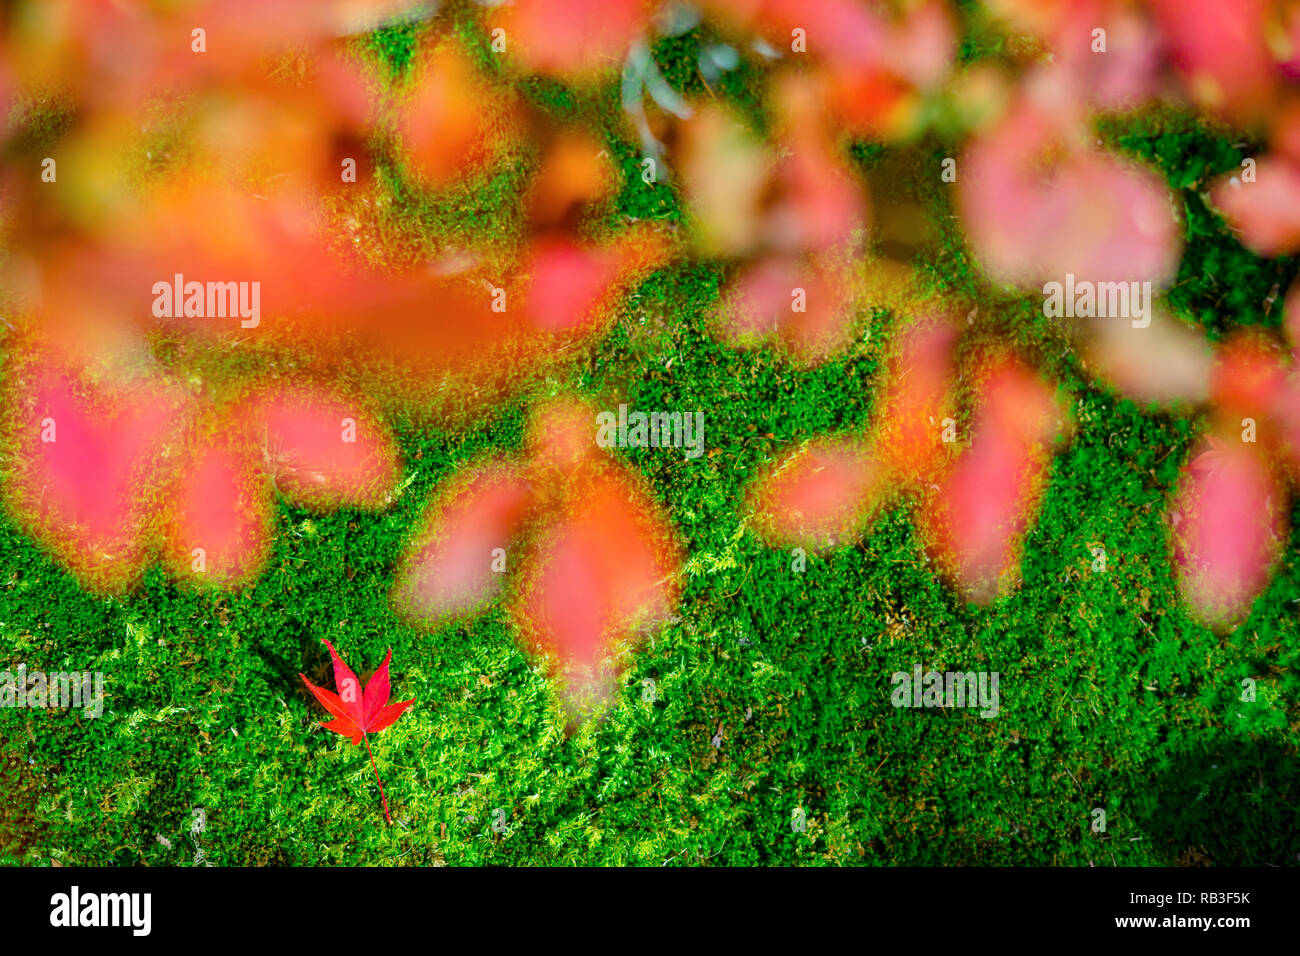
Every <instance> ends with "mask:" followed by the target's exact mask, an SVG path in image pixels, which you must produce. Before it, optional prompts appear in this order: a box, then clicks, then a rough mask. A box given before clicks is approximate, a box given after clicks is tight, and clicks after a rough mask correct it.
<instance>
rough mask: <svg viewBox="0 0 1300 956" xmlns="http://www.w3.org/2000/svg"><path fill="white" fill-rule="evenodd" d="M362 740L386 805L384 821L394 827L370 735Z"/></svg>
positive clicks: (380, 796)
mask: <svg viewBox="0 0 1300 956" xmlns="http://www.w3.org/2000/svg"><path fill="white" fill-rule="evenodd" d="M361 739H362V740H364V741H365V744H366V753H368V754H370V769H371V770H373V771H374V772H375V783H377V784H379V799H380V800H382V801H383V803H384V819H385V820H387V821H388V825H389V826H390V827H391V826H392V825H393V817H392V814H390V813H389V812H388V797H386V796H384V781H382V780H380V779H379V768H378V767H377V766H375V755H374V752H373V751H371V749H370V735H369V734H362V735H361Z"/></svg>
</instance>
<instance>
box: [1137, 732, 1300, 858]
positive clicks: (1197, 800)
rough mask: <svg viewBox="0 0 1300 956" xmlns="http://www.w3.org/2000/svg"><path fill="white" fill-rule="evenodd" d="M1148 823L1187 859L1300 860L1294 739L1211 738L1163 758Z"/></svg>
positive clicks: (1168, 848) (1166, 849)
mask: <svg viewBox="0 0 1300 956" xmlns="http://www.w3.org/2000/svg"><path fill="white" fill-rule="evenodd" d="M1150 779H1151V786H1150V788H1149V790H1148V791H1147V793H1146V794H1144V795H1143V798H1145V799H1143V798H1139V799H1140V800H1141V801H1142V803H1143V804H1144V806H1143V810H1144V811H1145V812H1144V814H1143V818H1142V820H1141V822H1142V825H1143V828H1144V829H1145V831H1146V833H1147V834H1148V838H1149V839H1152V840H1154V841H1155V844H1156V846H1155V849H1156V851H1157V853H1159V854H1160V855H1161V856H1162V857H1164V859H1165V860H1166V861H1167V862H1168V863H1170V864H1172V865H1179V866H1297V865H1300V759H1298V755H1297V753H1296V749H1295V748H1294V747H1287V746H1283V745H1280V744H1274V743H1265V742H1262V741H1250V740H1223V739H1221V740H1217V741H1210V742H1207V743H1206V744H1204V745H1203V746H1200V747H1197V748H1196V749H1194V750H1190V751H1184V752H1182V753H1178V754H1175V755H1173V756H1171V757H1166V758H1163V759H1162V760H1160V762H1159V764H1158V765H1157V766H1153V767H1152V773H1151V775H1150Z"/></svg>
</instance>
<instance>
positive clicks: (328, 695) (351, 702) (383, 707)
mask: <svg viewBox="0 0 1300 956" xmlns="http://www.w3.org/2000/svg"><path fill="white" fill-rule="evenodd" d="M322 640H325V639H324V638H322ZM325 646H326V647H328V648H329V649H330V657H332V658H333V659H334V686H335V687H337V688H338V689H339V693H338V694H336V693H334V692H333V691H330V690H326V689H325V688H324V687H317V686H316V685H315V684H313V683H312V682H311V681H309V680H308V679H307V676H306V675H305V674H302V673H299V674H298V676H299V677H301V678H302V682H303V683H304V684H306V685H307V689H308V690H310V691H311V692H312V693H313V694H314V695H315V696H316V699H317V700H318V701H320V702H321V705H322V706H323V707H324V708H325V709H326V710H328V711H329V712H330V713H331V714H333V715H334V719H333V720H331V721H330V722H329V723H327V724H321V726H322V727H324V728H325V729H326V730H332V731H334V732H335V733H336V734H342V735H343V736H344V737H351V738H352V742H353V743H354V744H360V743H362V742H363V741H364V743H365V745H366V753H368V754H370V767H371V769H373V770H374V771H375V782H376V783H378V784H379V799H380V800H382V801H383V803H384V818H385V819H386V820H387V821H388V822H389V824H391V823H392V822H393V818H392V816H391V815H390V814H389V812H388V798H387V797H386V796H385V795H384V782H383V781H382V780H380V779H379V768H378V767H376V766H375V755H374V753H372V752H371V750H370V734H377V733H379V732H380V731H381V730H383V729H384V728H386V727H389V726H391V725H392V723H393V722H394V721H395V720H397V718H398V717H400V716H402V714H403V713H404V712H405V711H406V708H408V707H410V706H411V705H412V704H413V703H415V698H411V699H410V700H404V701H401V702H400V703H396V704H390V703H388V696H389V691H390V688H391V685H390V684H389V681H388V662H389V661H390V660H392V659H393V650H392V648H389V649H388V655H387V656H386V657H385V658H384V662H383V663H382V664H380V665H379V670H377V671H375V673H374V674H373V676H371V678H370V681H369V682H368V683H367V684H366V686H365V689H364V690H362V689H361V682H360V681H359V680H357V675H356V674H354V673H352V669H351V668H350V667H348V665H347V664H345V663H343V659H342V658H341V657H339V654H338V651H336V650H334V645H333V644H331V643H330V642H329V641H328V640H325ZM340 695H341V696H340Z"/></svg>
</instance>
